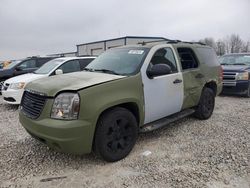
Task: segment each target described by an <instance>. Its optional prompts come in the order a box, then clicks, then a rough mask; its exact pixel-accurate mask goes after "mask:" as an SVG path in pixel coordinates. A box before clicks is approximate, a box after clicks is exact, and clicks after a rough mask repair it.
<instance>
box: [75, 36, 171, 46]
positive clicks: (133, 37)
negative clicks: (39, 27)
mask: <svg viewBox="0 0 250 188" xmlns="http://www.w3.org/2000/svg"><path fill="white" fill-rule="evenodd" d="M120 39H158V40H159V39H161V40H169V39H167V38H164V37H149V36H125V37H119V38H113V39H108V40H100V41H95V42H88V43H83V44H78V45H76V46H82V45H87V44H95V43H100V42H110V41H114V40H120Z"/></svg>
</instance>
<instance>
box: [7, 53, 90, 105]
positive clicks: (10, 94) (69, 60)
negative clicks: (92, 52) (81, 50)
mask: <svg viewBox="0 0 250 188" xmlns="http://www.w3.org/2000/svg"><path fill="white" fill-rule="evenodd" d="M94 59H95V57H64V58H57V59H53V60H51V61H48V62H47V63H45V64H44V65H43V66H41V67H40V68H39V69H37V70H36V71H34V72H33V73H28V74H24V75H20V76H16V77H13V78H10V79H8V80H6V81H5V82H4V84H3V88H2V94H3V100H4V101H5V102H7V103H9V104H20V102H21V99H22V95H23V91H24V87H25V86H26V85H27V84H28V83H29V82H31V81H34V80H37V79H39V78H44V77H49V76H54V75H57V74H65V73H71V72H77V71H81V70H83V69H84V68H85V67H86V66H87V65H88V64H89V63H90V62H91V61H92V60H94ZM63 81H64V80H62V82H63Z"/></svg>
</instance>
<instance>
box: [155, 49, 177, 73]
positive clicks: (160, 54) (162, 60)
mask: <svg viewBox="0 0 250 188" xmlns="http://www.w3.org/2000/svg"><path fill="white" fill-rule="evenodd" d="M150 64H151V65H156V64H167V65H168V66H170V68H171V70H172V72H177V66H176V61H175V58H174V54H173V51H172V50H171V48H162V49H159V50H157V51H156V52H155V54H154V56H153V57H152V59H151V61H150Z"/></svg>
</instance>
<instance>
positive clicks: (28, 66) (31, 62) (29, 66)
mask: <svg viewBox="0 0 250 188" xmlns="http://www.w3.org/2000/svg"><path fill="white" fill-rule="evenodd" d="M19 67H21V68H22V69H24V70H25V69H32V68H37V66H36V60H34V59H30V60H27V61H24V62H23V63H21V64H20V65H19Z"/></svg>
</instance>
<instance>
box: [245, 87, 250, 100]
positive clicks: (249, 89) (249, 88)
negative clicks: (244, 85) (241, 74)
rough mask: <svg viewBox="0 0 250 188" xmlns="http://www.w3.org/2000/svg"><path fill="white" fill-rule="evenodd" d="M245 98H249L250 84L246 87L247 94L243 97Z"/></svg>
mask: <svg viewBox="0 0 250 188" xmlns="http://www.w3.org/2000/svg"><path fill="white" fill-rule="evenodd" d="M245 97H247V98H250V84H249V86H248V90H247V94H246V95H245Z"/></svg>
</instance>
